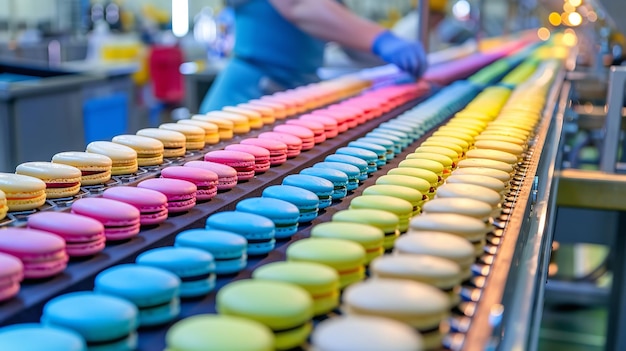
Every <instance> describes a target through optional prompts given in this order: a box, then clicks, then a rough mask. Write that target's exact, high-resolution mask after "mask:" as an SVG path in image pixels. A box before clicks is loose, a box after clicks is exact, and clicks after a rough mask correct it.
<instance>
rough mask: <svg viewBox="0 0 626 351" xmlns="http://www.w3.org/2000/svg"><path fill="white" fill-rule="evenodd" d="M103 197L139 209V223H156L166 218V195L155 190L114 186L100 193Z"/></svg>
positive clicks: (144, 224)
mask: <svg viewBox="0 0 626 351" xmlns="http://www.w3.org/2000/svg"><path fill="white" fill-rule="evenodd" d="M102 197H104V198H105V199H110V200H116V201H121V202H125V203H127V204H129V205H131V206H134V207H135V208H137V209H138V210H139V223H140V224H141V225H143V226H146V225H156V224H160V223H163V222H165V220H166V219H167V215H168V211H167V196H165V195H163V194H162V193H160V192H158V191H156V190H150V189H143V188H137V187H134V186H114V187H111V188H108V189H107V190H105V191H104V192H103V193H102Z"/></svg>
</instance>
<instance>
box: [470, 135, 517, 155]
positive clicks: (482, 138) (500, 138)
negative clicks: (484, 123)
mask: <svg viewBox="0 0 626 351" xmlns="http://www.w3.org/2000/svg"><path fill="white" fill-rule="evenodd" d="M475 139H476V143H478V142H481V143H482V142H486V141H495V142H505V143H507V144H513V145H517V146H519V147H521V148H522V150H524V147H525V146H526V139H522V138H518V137H515V136H509V135H497V134H479V135H477V136H476V138H475ZM481 145H483V146H484V145H485V144H481ZM517 150H519V149H517ZM503 151H504V150H503Z"/></svg>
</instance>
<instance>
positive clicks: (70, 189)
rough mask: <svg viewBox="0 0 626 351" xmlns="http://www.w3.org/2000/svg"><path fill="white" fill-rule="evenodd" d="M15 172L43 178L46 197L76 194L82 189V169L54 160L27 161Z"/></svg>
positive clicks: (54, 197) (55, 197) (56, 197)
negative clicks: (54, 161)
mask: <svg viewBox="0 0 626 351" xmlns="http://www.w3.org/2000/svg"><path fill="white" fill-rule="evenodd" d="M15 173H17V174H21V175H25V176H31V177H35V178H39V179H41V180H42V181H43V182H44V183H46V198H48V199H58V198H63V197H69V196H74V195H76V194H78V192H79V191H80V179H81V175H82V173H81V171H80V170H79V169H78V168H76V167H72V166H68V165H64V164H60V163H52V162H25V163H22V164H20V165H18V166H17V168H16V169H15Z"/></svg>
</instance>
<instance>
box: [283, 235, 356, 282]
mask: <svg viewBox="0 0 626 351" xmlns="http://www.w3.org/2000/svg"><path fill="white" fill-rule="evenodd" d="M287 260H288V261H296V262H316V263H321V264H324V265H326V266H329V267H331V268H333V269H335V270H336V271H337V274H339V288H340V289H343V288H345V287H346V286H348V285H350V284H352V283H355V282H358V281H360V280H363V279H364V278H365V267H364V264H365V249H363V246H361V245H359V244H357V243H355V242H353V241H349V240H344V239H335V238H307V239H302V240H298V241H296V242H294V243H292V244H291V245H289V247H288V248H287Z"/></svg>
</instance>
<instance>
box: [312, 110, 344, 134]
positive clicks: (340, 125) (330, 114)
mask: <svg viewBox="0 0 626 351" xmlns="http://www.w3.org/2000/svg"><path fill="white" fill-rule="evenodd" d="M311 115H314V116H321V117H325V118H332V119H334V120H335V122H337V132H339V133H343V132H345V131H346V130H348V128H350V127H349V126H348V117H349V116H348V115H346V114H345V113H341V112H340V111H330V110H328V109H319V110H314V111H311Z"/></svg>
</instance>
